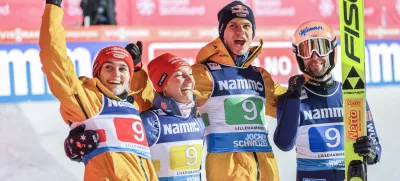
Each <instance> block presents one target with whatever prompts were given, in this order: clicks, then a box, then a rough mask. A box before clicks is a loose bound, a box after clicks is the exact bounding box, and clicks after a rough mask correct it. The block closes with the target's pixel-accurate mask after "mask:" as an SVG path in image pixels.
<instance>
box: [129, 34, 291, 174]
mask: <svg viewBox="0 0 400 181" xmlns="http://www.w3.org/2000/svg"><path fill="white" fill-rule="evenodd" d="M261 48H262V41H260V45H259V46H257V47H251V50H250V52H248V54H247V56H245V57H244V58H245V59H244V60H243V63H242V64H241V66H235V62H234V60H233V59H232V57H231V55H230V54H229V52H228V50H227V49H226V48H225V45H224V44H223V42H222V41H221V39H219V38H217V39H215V40H214V41H212V42H210V43H209V44H208V45H207V46H205V47H203V48H202V49H201V50H200V51H199V53H198V55H197V60H196V64H194V65H192V70H193V77H194V79H195V82H196V83H195V88H194V89H195V90H194V93H195V95H196V103H197V106H198V107H199V111H200V113H201V114H202V118H203V122H204V124H205V126H206V130H205V135H206V140H207V147H208V150H207V151H208V154H207V156H206V174H207V180H208V181H231V180H240V181H255V180H262V181H277V180H279V173H278V167H277V164H276V160H275V156H274V154H273V153H272V148H271V146H270V145H269V142H268V137H267V136H268V132H267V126H266V121H265V118H266V116H265V115H267V116H269V117H272V118H276V104H277V99H278V96H279V95H281V94H283V93H284V92H286V88H284V87H281V86H280V85H279V84H274V81H273V80H272V78H271V75H270V74H269V73H268V72H267V71H266V70H265V69H263V68H261V67H255V66H251V65H250V64H251V63H252V62H253V61H254V59H255V58H256V57H257V56H258V55H259V54H260V52H261ZM133 79H134V80H136V82H135V84H134V85H133V86H132V88H131V90H132V91H135V92H138V95H140V96H138V97H139V98H140V99H142V100H140V101H141V103H142V104H143V105H145V104H146V105H148V104H150V103H151V101H152V100H153V98H154V90H153V88H152V85H151V82H150V81H148V77H147V72H146V71H144V70H141V71H138V72H135V74H134V75H133ZM219 82H220V83H219ZM218 100H219V101H221V102H218ZM227 108H228V109H227ZM225 116H226V117H225ZM246 119H247V120H246ZM218 139H221V140H218Z"/></svg>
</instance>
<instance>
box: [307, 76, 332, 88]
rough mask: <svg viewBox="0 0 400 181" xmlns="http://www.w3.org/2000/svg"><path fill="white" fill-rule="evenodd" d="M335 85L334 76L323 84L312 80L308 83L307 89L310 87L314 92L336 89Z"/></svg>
mask: <svg viewBox="0 0 400 181" xmlns="http://www.w3.org/2000/svg"><path fill="white" fill-rule="evenodd" d="M335 85H336V82H335V81H334V80H333V77H332V76H331V77H329V78H328V79H327V80H325V81H322V82H319V81H315V80H311V79H310V80H309V81H308V82H307V87H309V88H311V89H313V90H328V89H331V88H334V87H335Z"/></svg>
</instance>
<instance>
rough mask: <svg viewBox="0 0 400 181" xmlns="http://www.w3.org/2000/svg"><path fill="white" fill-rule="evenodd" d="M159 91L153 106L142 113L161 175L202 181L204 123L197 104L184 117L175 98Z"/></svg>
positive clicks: (174, 180)
mask: <svg viewBox="0 0 400 181" xmlns="http://www.w3.org/2000/svg"><path fill="white" fill-rule="evenodd" d="M155 94H156V95H155V98H154V100H153V106H152V108H151V109H149V110H147V111H145V112H142V113H141V114H140V115H141V118H142V120H143V125H144V128H145V130H146V136H147V141H148V143H149V146H150V150H151V157H152V161H153V164H154V168H155V170H156V172H157V177H158V179H159V180H160V181H187V180H190V181H201V177H200V165H201V162H202V153H203V141H204V124H203V121H202V120H201V118H200V117H198V116H196V115H198V114H197V108H196V106H195V105H193V108H192V113H191V114H190V115H189V117H183V116H182V114H181V111H180V108H179V107H178V105H177V104H176V102H175V101H174V100H173V99H171V98H167V97H164V96H162V95H160V94H159V93H155Z"/></svg>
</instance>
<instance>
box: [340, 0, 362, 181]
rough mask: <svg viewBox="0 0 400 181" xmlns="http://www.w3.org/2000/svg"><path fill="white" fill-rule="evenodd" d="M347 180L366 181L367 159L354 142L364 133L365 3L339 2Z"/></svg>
mask: <svg viewBox="0 0 400 181" xmlns="http://www.w3.org/2000/svg"><path fill="white" fill-rule="evenodd" d="M339 10H340V45H341V60H342V81H343V87H342V88H343V112H344V114H343V115H344V117H343V123H344V137H345V138H344V141H345V147H344V150H345V151H344V152H345V156H344V157H345V159H344V162H345V169H346V180H351V181H358V180H362V181H366V179H367V167H366V160H364V159H363V157H360V156H359V155H358V154H356V153H354V149H353V143H354V142H355V141H356V139H357V138H358V137H360V136H365V135H366V134H367V133H366V117H365V109H366V107H365V106H366V101H365V76H364V67H365V65H364V63H365V62H364V56H365V52H364V46H365V43H364V42H365V41H364V0H339Z"/></svg>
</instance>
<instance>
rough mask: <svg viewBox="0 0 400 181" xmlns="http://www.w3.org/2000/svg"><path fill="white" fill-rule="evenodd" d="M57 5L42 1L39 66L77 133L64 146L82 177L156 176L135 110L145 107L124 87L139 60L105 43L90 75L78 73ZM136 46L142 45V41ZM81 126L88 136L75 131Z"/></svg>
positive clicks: (53, 0)
mask: <svg viewBox="0 0 400 181" xmlns="http://www.w3.org/2000/svg"><path fill="white" fill-rule="evenodd" d="M60 4H61V0H47V1H46V6H45V10H44V13H43V17H42V24H41V28H40V40H39V46H40V49H41V50H40V59H41V62H42V64H43V67H42V70H43V72H44V73H45V74H46V77H47V80H48V83H49V86H50V89H51V91H52V93H53V94H54V96H55V97H56V98H57V99H58V100H59V101H60V104H61V107H60V113H61V115H62V117H63V119H64V121H65V122H66V123H68V124H69V125H70V126H71V128H72V131H71V132H70V135H75V134H76V135H75V137H71V139H67V140H66V141H65V142H64V145H73V144H75V145H77V146H76V147H79V149H80V151H79V152H78V154H79V155H74V157H73V158H76V159H82V160H83V162H84V163H85V174H84V180H132V181H133V180H143V181H144V180H146V181H156V180H158V179H157V177H156V173H155V170H154V167H153V164H152V163H151V157H150V148H149V146H148V143H147V140H146V134H145V131H144V128H143V123H142V120H141V118H140V115H139V109H141V110H143V109H147V108H145V107H141V108H139V105H138V104H137V103H134V102H133V98H132V96H135V94H133V93H132V92H131V91H127V88H128V87H129V85H130V80H131V77H132V75H133V72H134V67H135V65H136V64H137V62H138V60H139V59H138V60H133V59H132V57H133V56H132V55H131V52H128V51H127V50H126V49H125V48H123V47H120V46H109V47H105V48H103V49H101V50H100V52H99V53H98V55H97V57H96V59H95V61H94V63H93V78H88V77H77V75H76V74H75V70H74V65H73V63H72V61H71V60H70V58H69V57H68V56H67V48H66V42H65V31H64V28H63V26H62V24H61V20H62V17H63V11H62V8H60ZM135 47H136V48H134V50H139V49H141V48H139V47H141V45H140V43H137V44H136V45H135ZM127 49H128V50H129V51H131V50H133V49H132V48H127ZM136 52H137V51H136ZM134 58H135V59H137V58H138V57H134ZM84 130H87V131H88V132H89V133H92V135H91V136H86V135H87V134H77V133H81V132H83V131H84ZM74 138H75V139H74ZM70 148H71V149H72V147H70ZM93 148H95V149H93ZM89 151H91V152H90V153H88V154H85V153H86V152H89ZM66 154H68V152H66ZM82 155H83V157H82Z"/></svg>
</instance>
